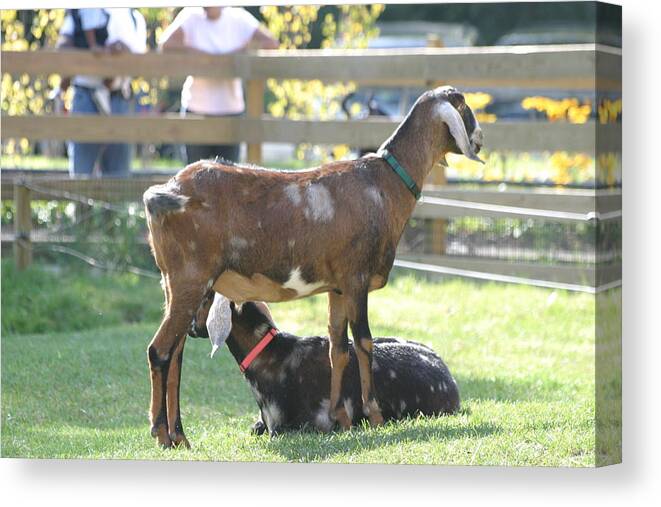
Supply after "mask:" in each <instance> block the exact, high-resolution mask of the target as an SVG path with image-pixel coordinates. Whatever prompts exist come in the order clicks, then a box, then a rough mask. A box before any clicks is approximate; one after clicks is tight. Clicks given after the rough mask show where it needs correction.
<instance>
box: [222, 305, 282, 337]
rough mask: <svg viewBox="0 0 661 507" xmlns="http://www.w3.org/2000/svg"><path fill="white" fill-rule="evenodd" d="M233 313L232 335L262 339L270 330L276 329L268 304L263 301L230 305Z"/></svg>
mask: <svg viewBox="0 0 661 507" xmlns="http://www.w3.org/2000/svg"><path fill="white" fill-rule="evenodd" d="M230 309H231V311H232V333H233V334H234V333H237V334H241V335H244V336H246V335H252V336H253V337H254V338H257V339H259V338H261V337H262V336H264V334H265V333H266V332H267V331H268V330H269V328H272V327H275V323H274V322H273V316H272V315H271V310H269V307H268V306H267V304H266V303H262V302H261V301H255V302H253V301H247V302H245V303H243V304H242V305H237V304H235V303H233V302H232V303H230Z"/></svg>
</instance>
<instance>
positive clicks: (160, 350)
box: [147, 280, 206, 447]
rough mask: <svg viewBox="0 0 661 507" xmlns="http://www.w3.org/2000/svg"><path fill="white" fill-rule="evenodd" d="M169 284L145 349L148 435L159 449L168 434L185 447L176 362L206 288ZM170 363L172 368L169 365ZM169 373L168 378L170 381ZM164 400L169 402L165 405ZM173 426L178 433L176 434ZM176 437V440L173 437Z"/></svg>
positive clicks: (197, 283)
mask: <svg viewBox="0 0 661 507" xmlns="http://www.w3.org/2000/svg"><path fill="white" fill-rule="evenodd" d="M169 283H170V285H169V287H168V289H169V297H168V301H167V306H166V309H165V316H164V317H163V321H162V322H161V325H160V327H159V328H158V331H157V332H156V334H155V335H154V338H153V339H152V341H151V343H150V344H149V348H148V349H147V357H148V361H149V369H150V373H151V406H150V409H149V419H150V422H151V433H152V436H153V437H155V438H156V439H157V440H158V443H159V444H160V445H161V446H163V447H172V445H173V442H172V438H171V437H170V432H171V431H170V430H172V431H173V435H175V437H176V438H177V439H178V440H179V442H178V443H184V442H186V443H187V441H186V440H185V437H184V435H183V431H181V419H180V417H179V395H178V393H179V382H180V373H181V363H180V361H181V354H182V353H183V341H184V339H185V336H186V333H187V332H188V329H189V327H190V323H191V321H192V318H193V314H194V312H195V310H196V309H197V308H198V307H199V305H200V302H201V301H202V298H203V296H204V291H205V287H206V286H205V283H204V281H197V280H187V281H185V282H184V283H181V284H172V283H171V281H169ZM173 359H174V365H173V364H172V363H173ZM171 373H172V377H170V374H171ZM168 397H169V398H170V402H169V403H168ZM168 405H170V406H168ZM168 412H170V414H169V413H168ZM177 423H178V426H179V428H178V429H179V430H180V431H177ZM169 425H174V427H173V428H170V427H169ZM178 434H179V435H180V436H179V437H177V435H178ZM186 443H184V445H186Z"/></svg>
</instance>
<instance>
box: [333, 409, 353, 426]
mask: <svg viewBox="0 0 661 507" xmlns="http://www.w3.org/2000/svg"><path fill="white" fill-rule="evenodd" d="M331 417H332V418H333V419H334V420H335V421H337V424H339V425H340V428H341V429H342V431H348V430H350V429H351V419H350V418H349V414H347V411H346V409H345V408H344V407H342V406H341V407H337V408H336V409H335V413H332V414H331Z"/></svg>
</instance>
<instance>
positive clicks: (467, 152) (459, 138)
mask: <svg viewBox="0 0 661 507" xmlns="http://www.w3.org/2000/svg"><path fill="white" fill-rule="evenodd" d="M436 107H437V111H438V114H439V116H440V117H441V119H442V120H443V121H444V122H445V124H446V125H447V126H448V128H449V129H450V134H451V135H452V137H454V140H455V142H456V143H457V146H458V147H459V149H460V150H461V153H463V154H464V156H466V157H467V158H470V159H471V160H475V161H477V162H482V163H483V164H484V161H483V160H482V159H481V158H480V157H478V156H477V155H476V154H475V152H474V151H473V148H472V147H471V143H470V140H469V139H468V133H467V132H466V126H465V125H464V120H463V119H462V118H461V115H460V114H459V111H457V109H456V108H455V107H454V106H453V105H452V103H451V102H450V101H449V100H441V101H440V102H438V104H437V105H436Z"/></svg>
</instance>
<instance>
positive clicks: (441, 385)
mask: <svg viewBox="0 0 661 507" xmlns="http://www.w3.org/2000/svg"><path fill="white" fill-rule="evenodd" d="M446 387H447V386H446V385H445V382H443V381H441V382H439V384H438V390H439V391H441V392H442V393H444V392H445V389H446Z"/></svg>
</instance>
